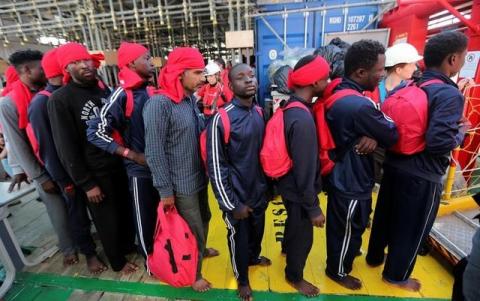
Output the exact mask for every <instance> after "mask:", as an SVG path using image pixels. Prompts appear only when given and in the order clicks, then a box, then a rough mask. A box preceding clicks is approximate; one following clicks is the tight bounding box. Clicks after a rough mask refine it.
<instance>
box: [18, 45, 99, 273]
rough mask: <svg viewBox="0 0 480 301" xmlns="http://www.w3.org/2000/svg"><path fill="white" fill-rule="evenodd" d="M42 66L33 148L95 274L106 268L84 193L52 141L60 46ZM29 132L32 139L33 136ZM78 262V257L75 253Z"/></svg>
mask: <svg viewBox="0 0 480 301" xmlns="http://www.w3.org/2000/svg"><path fill="white" fill-rule="evenodd" d="M42 68H43V71H44V73H45V76H46V77H47V79H48V84H47V86H46V87H45V89H44V90H43V91H40V92H39V93H37V95H35V97H33V99H32V102H31V104H30V106H29V108H28V119H29V121H30V125H31V129H32V132H33V133H30V135H32V134H33V135H34V137H32V138H31V139H34V140H35V143H36V145H35V147H34V150H37V156H38V158H39V160H40V161H41V162H42V163H43V164H44V167H45V169H46V170H47V172H48V174H49V175H50V176H51V177H52V179H53V180H54V181H55V182H56V184H57V185H58V187H60V189H61V190H62V192H63V196H64V199H65V201H66V204H67V209H68V217H69V225H70V229H71V233H72V238H73V239H74V241H75V243H76V246H77V248H78V249H79V251H80V253H82V254H84V255H85V257H86V259H87V267H88V269H89V270H90V271H92V272H93V273H96V272H98V271H100V270H103V269H104V268H105V265H103V264H102V263H101V262H100V261H99V259H98V257H97V253H96V251H95V243H94V242H93V239H92V236H91V235H90V218H89V217H88V213H87V210H86V207H85V205H84V204H85V194H84V193H81V192H80V193H79V192H78V191H75V188H74V185H73V181H72V179H71V178H70V177H69V176H68V174H67V172H66V171H65V169H64V168H63V165H62V163H61V162H60V159H59V158H58V154H57V150H56V149H55V143H54V142H53V136H52V129H51V126H50V119H49V118H48V110H47V102H48V99H49V98H50V95H51V94H52V93H53V92H54V91H56V90H57V89H59V88H60V87H61V86H62V79H63V72H62V69H61V68H60V65H59V63H58V59H57V49H52V50H50V51H48V52H47V53H45V55H44V56H43V58H42ZM30 135H29V138H30ZM75 257H76V258H75V259H76V260H77V261H78V257H77V256H75Z"/></svg>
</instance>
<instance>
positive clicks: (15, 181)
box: [8, 173, 30, 192]
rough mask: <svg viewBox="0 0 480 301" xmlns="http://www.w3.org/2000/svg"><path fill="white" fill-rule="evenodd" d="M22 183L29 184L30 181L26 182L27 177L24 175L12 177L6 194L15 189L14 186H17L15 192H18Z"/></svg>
mask: <svg viewBox="0 0 480 301" xmlns="http://www.w3.org/2000/svg"><path fill="white" fill-rule="evenodd" d="M22 182H25V183H27V184H30V181H29V180H28V177H27V175H26V174H25V173H20V174H18V175H14V176H13V179H12V182H10V186H9V187H8V192H12V191H13V189H14V188H15V185H17V190H20V186H21V185H22Z"/></svg>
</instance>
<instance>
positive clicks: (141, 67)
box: [87, 42, 160, 258]
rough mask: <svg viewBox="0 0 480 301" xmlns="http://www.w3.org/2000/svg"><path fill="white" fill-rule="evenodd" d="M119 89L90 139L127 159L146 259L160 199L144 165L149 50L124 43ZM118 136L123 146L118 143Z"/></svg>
mask: <svg viewBox="0 0 480 301" xmlns="http://www.w3.org/2000/svg"><path fill="white" fill-rule="evenodd" d="M118 66H119V67H120V72H119V73H118V78H119V79H120V87H118V88H117V89H116V90H115V91H114V92H113V93H112V95H110V98H109V100H108V103H107V105H105V106H104V107H103V108H102V110H101V111H100V117H99V118H95V119H93V120H91V121H89V122H88V125H89V128H88V130H87V135H88V140H89V141H90V142H91V143H93V144H94V145H96V146H97V147H99V148H101V149H103V150H104V151H107V152H109V153H111V154H116V155H118V156H121V157H123V158H124V164H125V167H126V169H127V174H128V177H129V185H130V193H131V196H132V199H133V208H134V209H135V215H134V219H135V226H136V229H137V237H138V240H139V242H140V250H141V253H142V255H143V257H144V258H147V255H148V254H150V253H151V252H152V251H153V236H154V231H155V226H156V221H157V207H158V202H159V200H160V196H159V195H158V191H157V190H156V189H155V187H153V182H152V175H151V173H150V170H149V169H148V166H147V164H146V163H145V156H144V152H145V138H144V136H145V129H144V125H143V116H142V111H143V106H144V104H145V102H146V101H147V100H148V98H149V95H148V91H147V83H148V79H149V78H150V77H151V76H152V75H153V72H154V66H153V63H152V57H151V55H150V51H149V50H148V49H147V48H145V47H144V46H142V45H140V44H135V43H127V42H122V43H121V44H120V48H119V49H118ZM116 133H119V134H120V136H121V138H122V139H121V140H122V142H123V143H121V142H119V141H116V140H115V139H114V138H113V137H114V134H116Z"/></svg>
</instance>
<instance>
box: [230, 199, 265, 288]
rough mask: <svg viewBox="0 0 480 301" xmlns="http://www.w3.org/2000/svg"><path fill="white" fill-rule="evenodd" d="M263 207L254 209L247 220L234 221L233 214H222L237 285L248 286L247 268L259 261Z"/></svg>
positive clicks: (263, 226) (262, 229) (263, 220)
mask: <svg viewBox="0 0 480 301" xmlns="http://www.w3.org/2000/svg"><path fill="white" fill-rule="evenodd" d="M265 209H266V208H265V207H264V206H262V207H259V208H254V209H253V212H251V213H250V215H249V216H248V218H245V219H242V220H236V219H234V218H233V213H230V212H224V213H223V219H224V220H225V223H226V224H227V230H228V234H227V241H228V248H229V250H230V260H231V263H232V268H233V273H234V275H235V278H236V279H237V281H238V284H239V285H247V284H249V280H248V267H249V266H250V265H255V264H257V263H258V261H259V256H260V252H261V251H262V245H261V244H262V239H263V231H264V228H265Z"/></svg>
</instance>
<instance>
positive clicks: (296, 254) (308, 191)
mask: <svg viewBox="0 0 480 301" xmlns="http://www.w3.org/2000/svg"><path fill="white" fill-rule="evenodd" d="M329 72H330V67H329V65H328V63H327V62H326V61H325V60H324V59H323V58H322V57H321V56H314V55H308V56H306V57H304V58H302V59H300V61H298V63H297V64H296V65H295V68H294V69H293V71H292V72H291V73H290V74H289V77H288V87H289V88H290V89H291V90H292V91H293V93H292V96H291V97H290V99H289V100H288V102H287V103H286V104H284V108H287V109H285V110H284V126H285V138H286V139H285V141H286V144H287V149H288V151H289V155H290V158H291V159H292V162H293V166H292V169H291V170H290V171H289V172H288V173H287V174H286V175H285V176H283V177H281V178H280V180H279V185H278V191H279V193H280V195H281V196H282V200H283V203H284V205H285V208H286V209H287V216H288V217H287V221H286V225H285V233H284V238H283V242H282V249H283V250H282V251H283V252H284V253H285V254H286V257H287V265H286V267H285V278H286V280H287V281H288V283H289V284H290V285H292V286H293V287H294V288H295V289H297V290H298V291H299V292H300V293H301V294H303V295H305V296H309V297H312V296H316V295H318V294H319V292H320V291H319V289H318V288H317V287H316V286H314V285H313V284H311V283H310V282H308V281H307V280H305V279H304V278H303V269H304V268H305V263H306V261H307V257H308V254H309V253H310V249H311V248H312V243H313V227H314V226H315V227H323V224H324V223H325V217H324V215H323V213H322V210H321V209H320V205H319V200H318V193H320V191H321V185H322V184H321V177H320V161H319V156H318V148H317V147H318V142H317V133H316V129H315V121H314V120H313V116H312V112H311V106H312V101H313V98H314V97H315V96H321V95H322V93H323V90H324V89H325V87H326V86H327V80H328V75H329ZM295 102H296V103H297V104H300V105H303V107H304V108H303V109H302V108H299V107H292V108H288V106H289V104H291V103H295ZM306 146H307V147H306Z"/></svg>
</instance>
